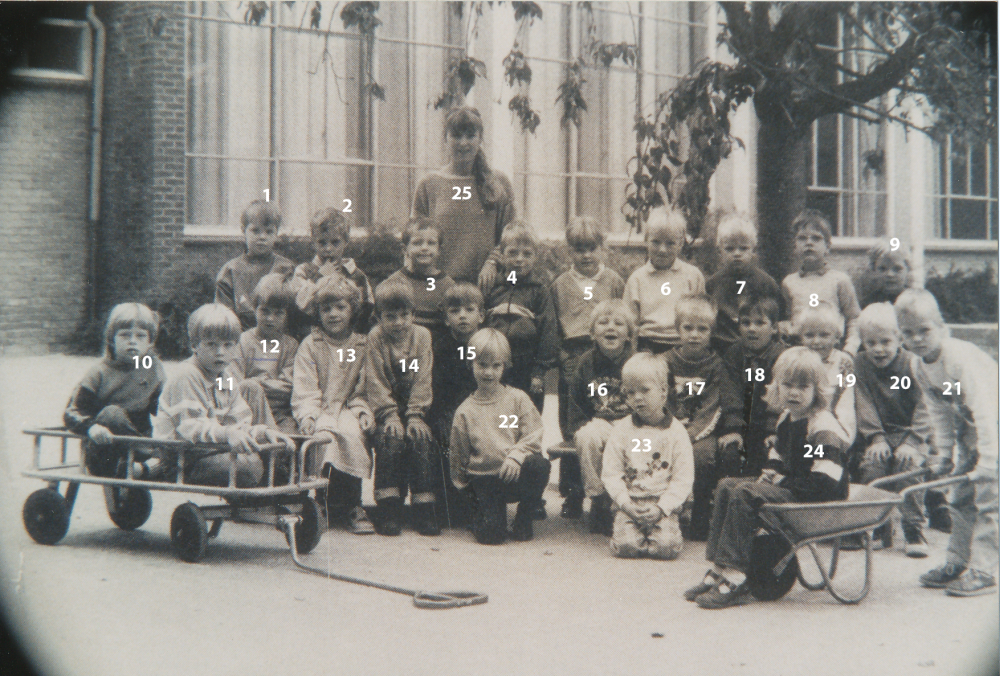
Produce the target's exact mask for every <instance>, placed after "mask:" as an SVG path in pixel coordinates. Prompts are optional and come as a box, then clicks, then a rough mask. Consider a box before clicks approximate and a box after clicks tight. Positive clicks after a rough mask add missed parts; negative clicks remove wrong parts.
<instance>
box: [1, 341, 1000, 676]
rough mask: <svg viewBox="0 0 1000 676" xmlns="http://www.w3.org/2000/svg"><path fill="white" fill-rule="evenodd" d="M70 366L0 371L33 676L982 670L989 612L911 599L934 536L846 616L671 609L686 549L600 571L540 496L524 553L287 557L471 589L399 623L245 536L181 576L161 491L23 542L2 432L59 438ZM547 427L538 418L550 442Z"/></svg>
mask: <svg viewBox="0 0 1000 676" xmlns="http://www.w3.org/2000/svg"><path fill="white" fill-rule="evenodd" d="M90 363H91V360H88V359H80V358H71V357H63V356H49V357H26V358H20V359H8V360H6V361H4V362H0V397H2V401H0V406H2V408H0V412H2V417H0V426H2V430H0V433H2V437H0V438H2V443H3V452H2V454H0V482H2V484H0V517H2V518H0V576H2V584H0V590H2V600H3V603H4V606H5V608H6V609H7V611H8V613H9V614H10V615H11V616H12V617H13V618H14V619H15V621H16V622H17V624H18V626H20V627H21V628H22V630H23V631H24V632H25V637H26V639H27V640H28V641H30V644H31V645H32V647H33V648H34V651H35V654H36V655H37V656H39V659H42V660H43V662H44V664H45V665H46V666H47V667H48V668H49V669H50V670H51V673H60V674H62V673H66V674H100V675H101V676H112V675H116V674H123V675H125V674H127V675H129V676H132V675H135V674H143V675H150V676H153V675H156V674H180V673H184V674H192V675H197V674H212V676H226V675H229V674H233V675H236V674H239V675H254V674H269V675H271V674H297V675H299V674H301V675H305V674H342V673H343V674H348V673H350V674H406V675H411V674H413V675H419V674H435V675H438V676H443V675H445V674H473V675H478V674H529V675H533V674H574V675H575V674H580V675H583V674H601V675H605V674H629V675H630V676H632V675H638V674H657V675H660V674H665V673H669V674H671V676H674V675H676V676H682V675H684V674H697V675H698V676H706V675H715V674H720V675H721V674H739V675H741V676H742V675H748V676H749V675H756V674H761V675H764V674H766V675H767V676H777V675H781V674H787V675H789V676H799V675H802V674H809V675H810V676H819V675H821V674H830V675H837V676H841V675H844V674H866V675H882V674H886V675H890V674H893V675H894V674H956V675H959V674H963V675H964V674H978V673H988V671H983V664H984V661H985V662H986V663H987V664H989V663H990V661H992V664H993V665H994V666H993V669H992V673H997V671H996V666H995V664H996V644H997V636H998V627H997V619H998V605H997V602H998V597H997V596H989V597H981V598H974V599H955V598H949V597H946V596H944V595H943V594H942V593H941V592H938V591H932V590H928V589H922V588H920V587H919V586H917V585H916V578H917V576H918V575H919V574H920V573H922V572H924V571H925V570H927V569H928V568H930V567H931V566H932V565H936V564H937V563H938V562H939V561H940V559H941V557H942V554H943V548H944V544H945V536H942V535H940V534H938V533H935V532H931V533H930V540H931V544H932V547H933V554H932V557H931V558H930V559H928V560H924V561H914V560H911V559H907V558H906V557H905V556H903V554H902V552H901V551H899V550H895V551H890V552H880V553H877V554H876V555H875V556H876V561H875V566H876V570H875V581H874V589H873V591H872V593H871V594H870V595H869V597H868V598H867V599H866V600H865V601H863V602H862V603H861V604H860V605H858V606H842V605H840V604H838V603H837V602H835V601H834V600H833V599H832V598H831V597H830V596H829V595H828V594H826V593H825V592H809V591H806V590H804V589H802V588H801V587H796V588H795V589H793V590H792V592H791V593H789V594H788V596H786V597H785V598H784V599H783V600H781V601H780V602H776V603H768V604H764V603H755V604H752V605H750V606H746V607H743V608H736V609H731V610H726V611H715V612H710V611H703V610H700V609H698V608H697V607H695V606H694V605H693V604H690V603H686V602H684V600H683V599H682V598H681V592H682V591H683V590H684V589H685V588H687V587H688V586H690V585H691V584H693V583H694V582H696V581H697V579H698V578H699V576H700V575H701V574H702V573H703V572H704V570H705V562H704V557H703V555H704V546H703V545H698V544H692V545H690V546H688V547H687V549H685V551H684V553H683V554H682V556H681V557H680V559H678V560H677V561H673V562H668V563H660V562H650V561H620V560H616V559H614V558H612V557H611V555H610V553H609V552H608V547H607V541H606V540H605V539H603V538H600V537H597V536H591V535H589V534H587V533H586V532H585V530H584V529H583V524H582V523H575V522H567V521H564V520H562V519H560V518H559V517H558V508H559V498H558V496H557V495H556V494H555V493H554V491H550V492H549V494H548V495H547V498H548V502H549V514H550V517H549V519H548V520H547V521H544V522H541V523H539V524H538V525H537V527H536V538H535V540H534V541H533V542H530V543H522V544H518V543H512V544H508V545H505V546H502V547H484V546H480V545H477V544H475V543H474V542H473V541H472V538H471V535H470V534H468V533H467V532H457V531H446V532H445V534H444V535H442V536H441V537H439V538H424V537H421V536H419V535H417V534H415V533H412V532H405V533H404V534H403V536H401V537H399V538H395V539H391V540H390V539H388V538H382V537H379V536H375V535H372V536H365V537H358V536H354V535H351V534H349V533H345V532H342V531H331V532H329V533H328V534H327V535H326V536H325V537H324V539H323V541H322V542H321V544H320V546H319V547H318V548H317V550H316V551H315V552H314V553H313V554H311V555H309V556H308V557H307V558H308V560H309V562H310V563H311V564H312V565H315V566H330V568H331V569H333V570H336V571H340V572H343V573H347V574H350V575H356V576H362V577H370V578H373V579H379V580H385V581H389V582H393V583H396V584H400V585H403V586H413V587H418V588H425V589H430V590H436V589H472V590H476V591H481V592H485V593H488V594H489V596H490V601H489V603H488V604H486V605H484V606H478V607H474V608H465V609H456V610H445V611H429V610H418V609H416V608H414V607H413V606H412V605H411V604H410V602H409V600H408V599H406V598H405V597H403V596H399V595H396V594H391V593H387V592H382V591H377V590H371V589H366V588H363V587H358V586H353V585H347V584H343V583H338V582H334V581H330V580H326V579H322V578H320V577H316V576H310V575H307V574H303V573H301V572H299V571H298V570H297V569H295V568H294V566H293V565H292V562H291V560H290V558H289V556H288V554H287V552H286V550H285V547H284V542H283V538H282V537H281V536H280V535H279V534H278V533H277V532H275V531H273V530H270V529H268V528H266V527H262V526H252V525H242V524H226V525H225V526H224V527H223V530H222V533H221V535H220V537H219V538H218V539H217V540H214V541H211V542H210V545H209V551H208V554H207V556H206V557H205V559H204V561H203V562H202V563H199V564H186V563H182V562H180V561H178V560H176V559H175V558H174V557H173V555H172V553H171V551H170V543H169V537H168V523H169V519H170V514H171V512H172V511H173V508H174V506H175V505H176V504H178V503H179V502H181V501H183V500H185V499H187V496H181V495H174V494H168V493H155V494H154V508H153V515H152V517H151V518H150V520H149V522H148V523H147V524H146V525H145V526H144V527H143V528H142V529H141V530H140V531H136V532H134V533H125V532H122V531H119V530H117V529H116V528H114V526H113V525H112V524H111V522H110V521H109V520H108V518H107V514H106V513H105V511H104V503H103V498H102V496H101V492H100V491H99V490H97V489H96V488H94V487H83V488H82V490H81V491H80V497H79V499H78V501H77V507H76V509H75V511H74V514H73V519H72V524H71V528H70V532H69V534H68V535H67V536H66V538H65V539H64V540H63V541H62V542H60V543H59V545H57V546H55V547H45V546H41V545H37V544H35V543H34V542H32V541H31V540H30V538H29V537H28V536H27V534H26V533H25V532H24V529H23V527H22V525H21V519H20V510H21V505H22V503H23V501H24V498H25V497H26V496H27V495H28V494H29V493H30V492H31V491H33V490H36V489H37V488H39V487H41V484H40V483H39V482H38V481H32V480H26V479H23V478H21V477H20V476H19V475H18V472H19V471H20V469H22V468H23V467H25V466H27V464H28V462H29V452H30V445H29V443H28V439H27V438H26V437H23V436H22V435H21V434H20V430H21V429H22V428H23V427H25V426H28V425H39V424H56V423H58V422H59V418H60V415H61V410H62V406H63V405H64V404H65V400H66V398H67V396H68V394H69V390H70V388H71V387H72V385H73V383H74V382H76V380H77V379H78V378H79V377H80V376H81V375H82V373H83V372H84V371H85V370H86V368H87V367H88V365H89V364H90ZM551 403H554V401H551V402H549V404H551ZM552 413H553V411H552V406H551V405H548V404H547V406H546V416H545V418H546V421H547V423H548V427H547V429H549V430H550V431H551V430H552V429H554V427H553V424H552V423H553V415H552ZM550 434H551V432H550ZM549 440H550V441H551V439H549ZM553 476H555V475H553ZM198 501H199V502H200V503H205V502H209V503H210V502H212V500H210V499H208V500H206V499H199V500H198ZM860 558H861V557H860V556H859V555H857V554H851V555H848V559H849V560H848V561H846V562H845V564H844V565H843V566H842V568H843V571H842V572H841V573H839V574H838V578H840V577H841V576H843V578H844V580H845V584H847V583H849V582H860V577H859V575H858V573H859V567H858V563H859V561H860ZM807 570H810V569H808V568H807ZM811 570H812V576H811V577H813V578H814V579H815V578H816V577H817V576H818V574H817V573H816V572H815V570H814V569H811ZM654 634H662V635H663V636H662V638H656V637H654ZM0 671H2V669H0Z"/></svg>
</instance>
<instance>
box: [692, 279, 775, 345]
mask: <svg viewBox="0 0 1000 676" xmlns="http://www.w3.org/2000/svg"><path fill="white" fill-rule="evenodd" d="M741 281H742V282H746V284H743V285H740V284H738V283H737V282H741ZM705 293H707V294H708V295H709V296H711V297H712V300H714V301H715V305H716V307H717V308H718V309H719V314H718V316H717V317H716V320H715V327H714V328H713V329H712V337H713V338H715V339H717V340H720V341H721V342H722V343H724V344H725V345H727V346H729V345H732V344H733V343H735V342H736V341H737V340H739V338H740V308H741V307H742V306H743V305H744V304H745V303H747V302H748V301H750V300H752V299H759V298H765V297H771V298H774V299H775V300H777V301H778V303H779V305H784V297H783V296H782V294H781V287H780V286H778V283H777V282H776V281H774V278H773V277H771V275H769V274H767V273H766V272H764V271H763V270H761V269H760V268H759V267H757V266H756V265H748V266H746V267H743V268H740V267H737V266H735V265H732V264H730V265H729V266H727V267H725V268H723V269H721V270H719V271H718V272H717V273H715V274H714V275H712V276H711V277H709V278H708V280H707V281H706V282H705Z"/></svg>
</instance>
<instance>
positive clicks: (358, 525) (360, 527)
mask: <svg viewBox="0 0 1000 676" xmlns="http://www.w3.org/2000/svg"><path fill="white" fill-rule="evenodd" d="M347 519H348V522H349V524H350V527H351V532H352V533H354V534H355V535H370V534H371V533H374V532H375V526H374V525H372V522H371V520H369V518H368V512H366V511H365V508H364V507H362V506H361V505H358V506H357V507H355V508H354V509H352V510H351V513H350V514H349V515H348V517H347Z"/></svg>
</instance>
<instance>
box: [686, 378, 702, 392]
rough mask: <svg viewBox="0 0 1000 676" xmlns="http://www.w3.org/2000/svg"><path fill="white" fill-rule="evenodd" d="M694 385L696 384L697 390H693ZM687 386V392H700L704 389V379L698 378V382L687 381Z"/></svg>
mask: <svg viewBox="0 0 1000 676" xmlns="http://www.w3.org/2000/svg"><path fill="white" fill-rule="evenodd" d="M695 385H697V386H698V391H697V392H695V391H694V386H695ZM687 388H688V394H701V393H702V392H703V391H704V389H705V381H704V380H699V381H698V382H691V381H688V382H687Z"/></svg>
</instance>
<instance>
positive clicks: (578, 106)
mask: <svg viewBox="0 0 1000 676" xmlns="http://www.w3.org/2000/svg"><path fill="white" fill-rule="evenodd" d="M583 66H584V63H583V60H582V59H577V60H576V62H575V63H572V64H570V65H568V66H566V76H565V78H564V79H563V81H562V83H561V84H560V85H559V96H557V97H556V103H558V102H559V101H562V104H563V114H562V124H563V126H566V125H568V124H569V123H570V122H572V123H573V124H575V125H576V126H577V127H579V126H580V124H581V123H582V122H583V114H584V113H585V112H586V110H587V102H586V101H585V100H584V98H583V91H582V90H583V83H585V82H586V80H585V79H584V78H583Z"/></svg>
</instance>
